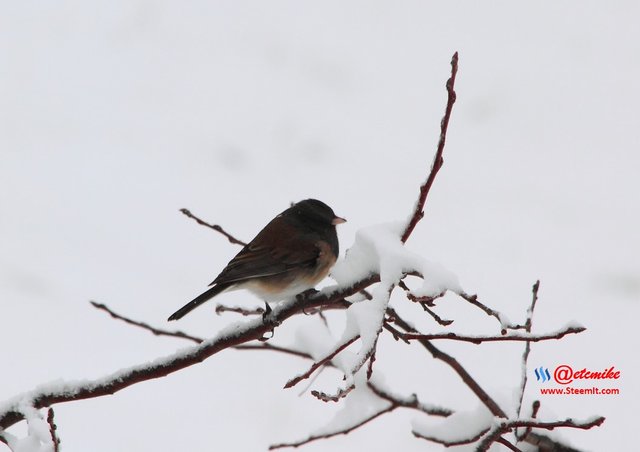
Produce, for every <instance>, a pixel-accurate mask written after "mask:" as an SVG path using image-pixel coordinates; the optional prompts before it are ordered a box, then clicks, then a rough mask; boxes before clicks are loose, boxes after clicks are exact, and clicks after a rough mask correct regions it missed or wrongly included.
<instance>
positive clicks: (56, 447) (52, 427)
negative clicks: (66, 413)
mask: <svg viewBox="0 0 640 452" xmlns="http://www.w3.org/2000/svg"><path fill="white" fill-rule="evenodd" d="M53 416H54V414H53V408H49V412H48V413H47V424H49V434H50V435H51V442H52V443H53V452H60V438H59V437H58V434H57V433H56V430H57V429H58V426H56V423H55V420H54V419H53Z"/></svg>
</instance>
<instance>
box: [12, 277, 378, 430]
mask: <svg viewBox="0 0 640 452" xmlns="http://www.w3.org/2000/svg"><path fill="white" fill-rule="evenodd" d="M378 280H379V277H378V276H377V275H372V276H369V277H368V278H365V279H363V280H360V281H356V282H355V283H353V284H352V285H351V286H350V287H340V288H335V289H333V290H332V291H327V292H318V293H314V294H310V295H308V296H304V297H301V298H300V299H299V300H295V303H286V302H285V303H281V304H280V306H278V307H276V308H275V309H274V310H273V312H272V313H271V314H270V315H269V316H268V317H267V320H266V321H262V319H253V320H250V321H247V322H246V323H245V324H243V325H241V326H239V327H237V328H235V329H234V330H233V331H231V332H229V331H226V332H223V333H221V334H219V335H218V336H216V337H215V338H212V339H208V340H206V341H205V342H203V343H202V344H200V345H197V346H194V347H192V348H190V349H187V350H183V351H181V352H179V353H175V354H172V355H169V356H167V357H165V358H161V359H156V360H154V361H153V362H151V363H146V364H142V365H138V366H134V367H131V368H129V369H125V370H121V371H118V372H116V373H113V374H111V375H109V376H107V377H104V378H100V379H97V380H94V381H82V382H81V383H78V384H76V385H75V387H74V389H72V390H70V389H69V387H68V386H69V385H68V384H66V385H65V384H60V385H59V386H58V387H50V389H46V390H45V389H40V390H34V391H30V392H28V393H27V394H25V395H23V396H22V398H17V400H28V401H29V403H30V404H31V405H32V406H33V407H34V408H36V409H41V408H44V407H49V406H51V405H54V404H56V403H63V402H71V401H75V400H84V399H89V398H94V397H101V396H106V395H111V394H114V393H116V392H118V391H121V390H123V389H125V388H127V387H129V386H131V385H134V384H137V383H142V382H144V381H148V380H154V379H156V378H161V377H165V376H167V375H170V374H172V373H173V372H177V371H178V370H181V369H184V368H186V367H189V366H192V365H194V364H197V363H200V362H202V361H204V360H205V359H207V358H209V357H211V356H213V355H215V354H216V353H218V352H220V351H222V350H225V349H227V348H231V347H235V346H237V345H240V344H243V343H245V342H249V341H252V340H258V339H260V338H262V337H263V336H264V335H265V334H267V333H270V332H271V331H272V330H273V329H274V328H276V327H277V326H278V325H280V324H281V323H282V322H283V321H284V320H286V319H288V318H289V317H291V316H293V315H295V314H298V313H300V312H302V311H303V310H308V309H313V308H317V307H320V306H330V305H332V304H343V303H347V302H346V301H344V298H345V297H349V296H351V295H353V294H354V293H357V292H358V291H360V290H362V289H364V288H366V287H368V286H369V285H371V284H373V283H374V282H377V281H378ZM137 326H140V325H137ZM145 329H148V330H149V331H153V328H151V327H148V325H147V327H146V328H145ZM171 336H174V337H181V338H184V339H186V337H183V336H181V335H179V334H173V335H171ZM190 340H191V339H190ZM17 403H18V402H16V404H17ZM16 404H7V405H5V408H4V410H2V411H0V430H1V429H7V428H9V427H10V426H12V425H14V424H16V423H17V422H20V421H21V420H23V419H24V414H23V413H21V411H20V410H19V408H18V406H17V405H16Z"/></svg>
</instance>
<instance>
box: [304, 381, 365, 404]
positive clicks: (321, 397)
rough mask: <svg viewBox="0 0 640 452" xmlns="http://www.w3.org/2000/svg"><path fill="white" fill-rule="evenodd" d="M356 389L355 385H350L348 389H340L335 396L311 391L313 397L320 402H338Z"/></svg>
mask: <svg viewBox="0 0 640 452" xmlns="http://www.w3.org/2000/svg"><path fill="white" fill-rule="evenodd" d="M355 388H356V386H355V385H349V386H347V387H346V388H340V389H338V392H336V393H335V394H327V393H326V392H322V391H311V395H312V396H314V397H315V398H316V399H318V400H322V401H323V402H338V401H339V400H340V399H344V398H345V397H346V396H348V395H349V393H350V392H351V391H353V390H354V389H355Z"/></svg>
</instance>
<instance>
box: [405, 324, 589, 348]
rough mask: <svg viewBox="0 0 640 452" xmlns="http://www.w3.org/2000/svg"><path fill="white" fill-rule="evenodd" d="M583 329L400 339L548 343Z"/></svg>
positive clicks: (410, 334) (442, 334) (450, 334)
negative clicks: (540, 332)
mask: <svg viewBox="0 0 640 452" xmlns="http://www.w3.org/2000/svg"><path fill="white" fill-rule="evenodd" d="M585 330H586V328H584V327H567V328H565V329H563V330H562V331H558V332H556V333H553V334H539V335H533V334H517V333H512V334H506V335H504V336H463V335H458V334H456V333H436V334H419V333H401V334H402V337H403V338H404V339H406V340H408V341H416V340H435V339H450V340H454V341H463V342H471V343H473V344H481V343H483V342H505V341H516V342H527V343H530V342H540V341H548V340H552V339H562V338H563V337H565V336H566V335H567V334H578V333H582V332H583V331H585Z"/></svg>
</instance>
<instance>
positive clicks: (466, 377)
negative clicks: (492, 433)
mask: <svg viewBox="0 0 640 452" xmlns="http://www.w3.org/2000/svg"><path fill="white" fill-rule="evenodd" d="M387 313H388V315H389V316H390V317H393V319H394V322H395V324H396V325H398V326H399V327H400V328H402V329H403V330H405V331H406V332H409V333H417V330H416V329H415V328H413V327H412V326H411V325H410V324H409V323H408V322H407V321H405V320H404V319H403V318H402V317H400V316H399V315H398V314H397V313H396V312H395V310H394V309H393V308H390V307H389V308H387ZM418 342H420V344H421V345H422V346H423V347H424V348H426V349H427V351H428V352H429V353H431V356H433V357H434V358H435V359H439V360H441V361H444V362H445V363H447V364H448V365H449V366H450V367H451V368H452V369H453V370H454V371H455V372H456V373H457V374H458V375H459V376H460V378H462V381H464V383H465V384H466V385H467V386H468V387H469V389H471V391H472V392H473V393H474V394H475V395H476V396H477V397H478V398H479V399H480V401H481V402H482V403H483V404H484V405H485V406H486V407H487V408H488V409H489V411H490V412H491V413H492V414H493V415H494V416H496V417H503V418H506V417H507V414H506V413H505V412H504V411H503V410H502V408H500V407H499V406H498V404H497V403H496V402H495V400H493V399H492V398H491V396H490V395H489V394H488V393H487V392H486V391H485V390H484V389H482V387H481V386H480V385H479V384H478V382H477V381H475V379H474V378H473V377H472V376H471V375H470V374H469V372H467V370H466V369H465V368H464V367H462V365H461V364H460V363H459V362H458V361H457V360H456V359H455V358H454V357H452V356H451V355H447V354H446V353H444V352H443V351H441V350H440V349H439V348H437V347H436V346H435V345H433V344H432V343H431V342H430V341H429V340H427V339H418Z"/></svg>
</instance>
